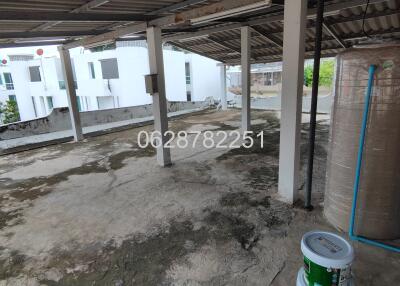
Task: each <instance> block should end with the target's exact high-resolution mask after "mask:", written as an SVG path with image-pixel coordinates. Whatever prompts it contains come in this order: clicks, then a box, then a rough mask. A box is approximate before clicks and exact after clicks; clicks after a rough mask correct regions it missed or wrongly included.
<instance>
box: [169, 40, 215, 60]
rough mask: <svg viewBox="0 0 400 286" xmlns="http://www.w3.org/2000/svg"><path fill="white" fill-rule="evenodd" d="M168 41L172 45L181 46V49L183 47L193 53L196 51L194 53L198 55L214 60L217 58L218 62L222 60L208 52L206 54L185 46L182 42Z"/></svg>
mask: <svg viewBox="0 0 400 286" xmlns="http://www.w3.org/2000/svg"><path fill="white" fill-rule="evenodd" d="M168 43H169V44H170V45H172V46H175V47H178V48H180V49H182V50H185V51H188V52H191V53H194V54H198V55H200V56H203V57H206V58H209V59H213V60H216V61H218V62H221V60H220V59H218V58H215V57H212V56H210V55H208V54H204V53H202V52H198V51H196V50H193V49H191V48H188V47H185V46H184V45H181V44H179V43H173V42H168Z"/></svg>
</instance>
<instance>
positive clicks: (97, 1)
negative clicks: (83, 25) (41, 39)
mask: <svg viewBox="0 0 400 286" xmlns="http://www.w3.org/2000/svg"><path fill="white" fill-rule="evenodd" d="M110 1H111V0H92V1H89V2H88V3H86V4H84V5H82V6H79V7H78V8H76V9H74V10H72V11H71V12H70V13H79V12H88V11H90V10H91V9H93V8H97V7H100V6H101V5H104V4H106V3H108V2H110ZM61 23H62V21H57V22H47V23H44V24H42V25H39V26H37V27H35V28H34V29H32V31H42V30H47V29H49V28H51V27H54V26H56V25H58V24H61Z"/></svg>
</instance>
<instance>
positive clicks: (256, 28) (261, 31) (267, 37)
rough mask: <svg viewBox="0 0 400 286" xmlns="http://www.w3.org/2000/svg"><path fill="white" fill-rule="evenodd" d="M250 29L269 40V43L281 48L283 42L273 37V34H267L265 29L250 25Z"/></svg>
mask: <svg viewBox="0 0 400 286" xmlns="http://www.w3.org/2000/svg"><path fill="white" fill-rule="evenodd" d="M252 29H253V30H254V31H256V32H257V33H258V34H259V35H260V36H261V37H263V38H264V39H266V40H267V41H268V42H271V43H273V44H275V45H276V46H278V47H280V48H283V43H282V42H281V41H280V40H279V39H277V38H275V37H274V36H271V35H268V34H267V33H268V32H267V31H265V30H263V29H260V28H258V27H252Z"/></svg>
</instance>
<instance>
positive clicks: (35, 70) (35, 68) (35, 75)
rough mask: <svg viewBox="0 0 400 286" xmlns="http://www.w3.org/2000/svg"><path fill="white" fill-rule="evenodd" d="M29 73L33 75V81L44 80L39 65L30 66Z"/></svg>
mask: <svg viewBox="0 0 400 286" xmlns="http://www.w3.org/2000/svg"><path fill="white" fill-rule="evenodd" d="M29 75H30V76H31V82H40V81H42V77H41V76H40V67H39V66H33V67H29Z"/></svg>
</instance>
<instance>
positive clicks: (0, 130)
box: [0, 102, 206, 140]
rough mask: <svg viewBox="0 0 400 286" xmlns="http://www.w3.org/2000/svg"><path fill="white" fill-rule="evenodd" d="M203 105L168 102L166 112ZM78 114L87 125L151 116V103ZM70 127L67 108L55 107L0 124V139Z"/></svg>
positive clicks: (83, 123)
mask: <svg viewBox="0 0 400 286" xmlns="http://www.w3.org/2000/svg"><path fill="white" fill-rule="evenodd" d="M203 106H206V104H205V103H204V102H168V112H176V111H181V110H190V109H196V108H200V107H203ZM80 115H81V120H82V126H83V127H87V126H94V125H99V124H104V123H111V122H118V121H125V120H130V119H135V118H143V117H148V116H152V115H153V110H152V105H151V104H148V105H141V106H133V107H124V108H118V109H108V110H96V111H88V112H81V113H80ZM70 128H71V121H70V116H69V110H68V108H67V107H64V108H56V109H53V111H52V112H51V114H49V115H48V116H46V117H42V118H38V119H34V120H29V121H21V122H17V123H12V124H7V125H3V126H0V140H9V139H14V138H21V137H25V136H32V135H38V134H44V133H49V132H56V131H62V130H68V129H70Z"/></svg>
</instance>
